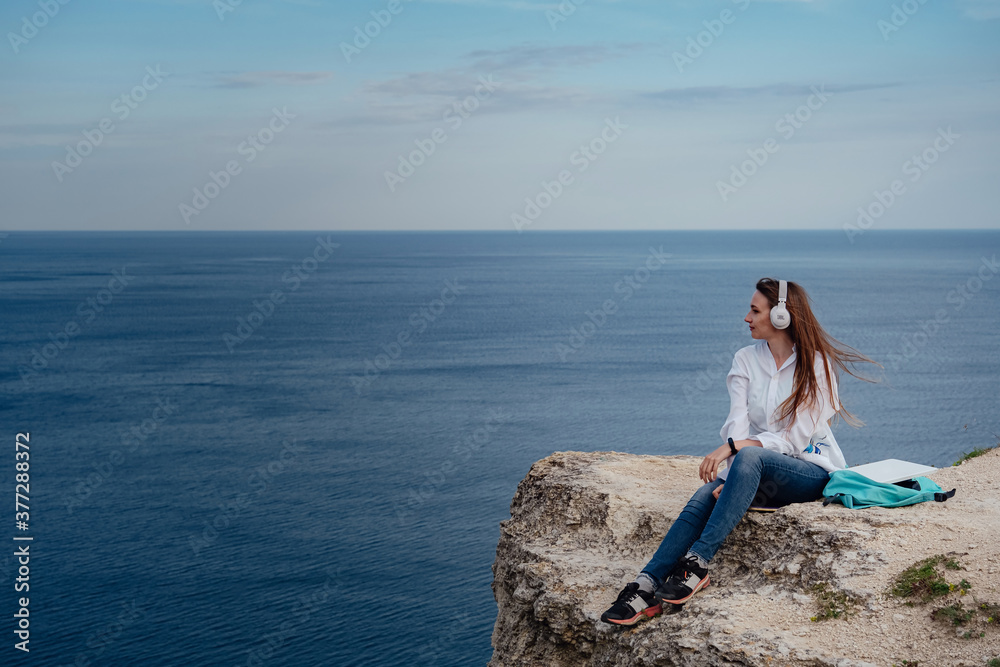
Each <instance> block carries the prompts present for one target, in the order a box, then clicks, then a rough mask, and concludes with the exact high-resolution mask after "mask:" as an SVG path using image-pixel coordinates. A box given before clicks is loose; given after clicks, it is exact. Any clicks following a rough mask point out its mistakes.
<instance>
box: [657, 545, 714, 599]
mask: <svg viewBox="0 0 1000 667" xmlns="http://www.w3.org/2000/svg"><path fill="white" fill-rule="evenodd" d="M707 587H708V568H704V567H701V566H700V565H698V559H697V558H695V557H694V556H689V557H688V558H686V559H681V561H680V562H678V563H677V566H676V567H675V568H674V571H673V573H672V574H671V575H670V576H669V577H667V580H666V581H664V582H663V585H662V586H660V587H659V588H658V589H656V594H655V596H654V597H655V599H656V601H657V602H669V603H670V604H684V603H685V602H687V601H688V600H690V599H691V596H692V595H694V594H695V593H697V592H698V591H700V590H701V589H703V588H707Z"/></svg>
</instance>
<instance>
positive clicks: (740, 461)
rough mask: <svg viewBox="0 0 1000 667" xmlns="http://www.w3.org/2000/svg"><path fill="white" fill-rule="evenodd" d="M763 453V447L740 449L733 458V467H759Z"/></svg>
mask: <svg viewBox="0 0 1000 667" xmlns="http://www.w3.org/2000/svg"><path fill="white" fill-rule="evenodd" d="M765 451H766V450H765V449H764V448H763V447H752V446H751V447H740V449H739V451H737V452H736V456H734V457H733V467H734V468H735V467H736V466H738V465H739V466H754V467H760V466H761V462H762V460H763V458H764V452H765Z"/></svg>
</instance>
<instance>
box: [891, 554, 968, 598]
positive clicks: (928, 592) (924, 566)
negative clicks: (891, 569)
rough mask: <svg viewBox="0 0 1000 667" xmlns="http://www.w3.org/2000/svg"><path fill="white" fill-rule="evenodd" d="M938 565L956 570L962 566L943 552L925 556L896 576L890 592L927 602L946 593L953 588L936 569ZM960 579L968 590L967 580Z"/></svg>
mask: <svg viewBox="0 0 1000 667" xmlns="http://www.w3.org/2000/svg"><path fill="white" fill-rule="evenodd" d="M938 565H944V567H945V568H946V569H949V570H958V569H961V567H962V566H961V564H960V563H959V562H958V561H956V560H954V559H953V558H949V557H948V556H945V555H944V554H938V555H937V556H931V557H930V558H925V559H924V560H922V561H919V562H917V563H914V564H913V565H911V566H910V567H908V568H906V569H905V570H903V571H902V572H901V573H900V574H899V576H898V577H896V582H895V585H894V586H893V587H892V593H893V594H894V595H897V596H899V597H902V598H906V597H916V598H919V599H920V601H921V602H929V601H931V600H933V599H934V598H939V597H941V596H943V595H947V594H948V593H950V592H951V591H952V590H954V587H953V585H952V584H949V583H948V582H947V581H945V578H944V576H943V575H942V574H941V572H939V571H938ZM962 581H963V582H964V583H965V584H966V586H967V588H965V589H964V590H968V582H966V581H965V580H964V579H963V580H962ZM960 586H961V584H960Z"/></svg>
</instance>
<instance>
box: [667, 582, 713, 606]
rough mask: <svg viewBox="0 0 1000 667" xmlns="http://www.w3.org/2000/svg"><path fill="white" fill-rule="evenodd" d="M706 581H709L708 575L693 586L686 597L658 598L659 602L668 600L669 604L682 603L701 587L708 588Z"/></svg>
mask: <svg viewBox="0 0 1000 667" xmlns="http://www.w3.org/2000/svg"><path fill="white" fill-rule="evenodd" d="M708 583H709V581H708V577H705V578H704V579H702V580H701V583H699V584H698V585H697V586H695V589H694V590H693V591H691V593H690V594H689V595H688V596H687V597H683V598H680V599H679V600H660V602H668V603H670V604H684V603H685V602H687V601H688V600H690V599H691V598H692V597H694V594H695V593H697V592H698V591H700V590H702V589H703V588H708Z"/></svg>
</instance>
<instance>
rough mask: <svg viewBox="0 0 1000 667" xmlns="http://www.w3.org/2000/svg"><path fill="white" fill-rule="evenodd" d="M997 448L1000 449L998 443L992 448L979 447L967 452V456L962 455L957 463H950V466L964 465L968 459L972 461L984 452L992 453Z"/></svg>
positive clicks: (999, 443)
mask: <svg viewBox="0 0 1000 667" xmlns="http://www.w3.org/2000/svg"><path fill="white" fill-rule="evenodd" d="M997 447H1000V442H998V443H997V444H996V445H995V446H993V447H979V448H977V449H973V450H972V451H971V452H969V453H967V454H962V456H961V457H960V458H959V459H958V460H957V461H955V462H954V463H952V464H951V465H953V466H958V465H962V464H963V463H965V462H966V461H968V460H969V459H974V458H976V457H977V456H982V455H983V454H985V453H986V452H992V451H993V450H994V449H996V448H997Z"/></svg>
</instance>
